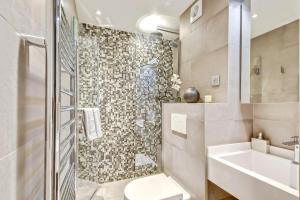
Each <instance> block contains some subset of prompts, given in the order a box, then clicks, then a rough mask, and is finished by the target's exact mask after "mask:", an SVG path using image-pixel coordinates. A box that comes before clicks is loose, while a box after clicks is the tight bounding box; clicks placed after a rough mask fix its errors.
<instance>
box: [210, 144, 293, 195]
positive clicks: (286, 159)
mask: <svg viewBox="0 0 300 200" xmlns="http://www.w3.org/2000/svg"><path fill="white" fill-rule="evenodd" d="M292 156H293V152H292V151H289V150H285V149H281V148H277V147H272V146H270V154H265V153H261V152H257V151H254V150H252V149H251V143H250V142H246V143H237V144H228V145H220V146H211V147H208V179H209V180H210V181H211V182H213V183H215V184H216V185H218V186H219V187H221V188H223V189H224V190H226V191H227V192H229V193H230V194H232V195H233V196H235V197H236V198H238V199H242V200H254V199H255V200H267V199H270V200H277V199H278V200H283V199H284V200H298V199H299V165H297V164H294V163H292V161H291V157H292Z"/></svg>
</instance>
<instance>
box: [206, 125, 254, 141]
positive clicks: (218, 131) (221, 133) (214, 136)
mask: <svg viewBox="0 0 300 200" xmlns="http://www.w3.org/2000/svg"><path fill="white" fill-rule="evenodd" d="M252 123H253V121H252V120H222V121H208V122H205V144H206V145H207V146H213V145H221V144H230V143H239V142H248V141H250V138H251V136H252Z"/></svg>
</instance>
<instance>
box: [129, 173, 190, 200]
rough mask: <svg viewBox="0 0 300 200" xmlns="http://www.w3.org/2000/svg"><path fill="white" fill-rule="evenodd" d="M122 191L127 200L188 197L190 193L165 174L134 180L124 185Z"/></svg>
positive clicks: (170, 199)
mask: <svg viewBox="0 0 300 200" xmlns="http://www.w3.org/2000/svg"><path fill="white" fill-rule="evenodd" d="M124 193H125V197H126V198H127V199H128V200H164V199H168V200H182V199H183V200H189V199H190V195H189V194H188V193H187V192H186V191H184V189H183V188H181V187H180V186H179V185H178V184H177V183H176V182H175V181H174V180H173V179H171V178H168V177H167V176H166V175H165V174H158V175H154V176H148V177H145V178H140V179H137V180H134V181H132V182H130V183H129V184H128V185H127V186H126V188H125V190H124Z"/></svg>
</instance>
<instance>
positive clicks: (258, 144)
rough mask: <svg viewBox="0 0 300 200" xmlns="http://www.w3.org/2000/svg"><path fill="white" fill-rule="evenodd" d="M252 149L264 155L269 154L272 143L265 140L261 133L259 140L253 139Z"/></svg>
mask: <svg viewBox="0 0 300 200" xmlns="http://www.w3.org/2000/svg"><path fill="white" fill-rule="evenodd" d="M251 148H252V149H253V150H255V151H259V152H262V153H269V148H270V141H269V140H264V138H263V133H262V132H259V133H258V136H257V138H252V139H251Z"/></svg>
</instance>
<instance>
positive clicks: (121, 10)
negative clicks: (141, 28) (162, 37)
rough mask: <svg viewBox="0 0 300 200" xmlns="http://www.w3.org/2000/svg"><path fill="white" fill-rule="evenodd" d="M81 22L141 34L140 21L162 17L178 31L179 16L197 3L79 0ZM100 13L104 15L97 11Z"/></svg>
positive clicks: (78, 10) (183, 0)
mask: <svg viewBox="0 0 300 200" xmlns="http://www.w3.org/2000/svg"><path fill="white" fill-rule="evenodd" d="M75 1H76V7H77V13H78V17H79V21H80V22H81V23H88V24H93V25H97V26H102V27H110V28H113V29H118V30H124V31H129V32H137V31H138V28H137V21H138V20H139V19H140V18H141V17H143V16H146V15H150V14H159V15H163V16H165V19H167V27H166V28H170V29H175V30H178V28H179V16H180V15H181V14H182V12H183V11H184V10H186V9H187V8H188V7H189V6H190V5H191V4H192V3H193V2H194V0H75ZM97 10H99V11H100V12H101V14H100V15H97V14H96V12H97Z"/></svg>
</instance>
